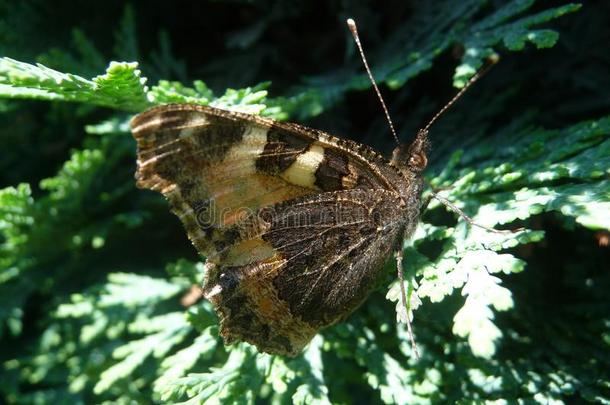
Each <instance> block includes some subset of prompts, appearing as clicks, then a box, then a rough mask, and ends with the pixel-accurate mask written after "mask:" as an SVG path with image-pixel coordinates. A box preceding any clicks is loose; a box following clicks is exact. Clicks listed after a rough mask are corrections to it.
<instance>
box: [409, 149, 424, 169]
mask: <svg viewBox="0 0 610 405" xmlns="http://www.w3.org/2000/svg"><path fill="white" fill-rule="evenodd" d="M427 165H428V158H427V157H426V155H425V154H423V153H414V154H413V155H411V156H409V166H410V167H412V168H413V169H415V170H418V171H421V170H424V169H425V168H426V166H427Z"/></svg>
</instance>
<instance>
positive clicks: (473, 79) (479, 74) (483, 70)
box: [420, 54, 500, 133]
mask: <svg viewBox="0 0 610 405" xmlns="http://www.w3.org/2000/svg"><path fill="white" fill-rule="evenodd" d="M499 60H500V57H499V56H498V55H496V54H493V55H491V56H490V57H489V58H487V60H486V61H485V64H484V65H483V67H482V68H481V69H479V71H478V72H476V73H475V74H474V76H472V77H471V78H470V80H468V81H467V82H466V84H465V85H464V87H462V88H461V89H460V91H458V92H457V94H456V95H455V96H453V98H452V99H451V100H449V102H448V103H447V104H445V106H444V107H443V108H441V109H440V110H439V112H437V113H436V114H435V115H434V117H432V119H431V120H430V121H429V122H428V124H426V126H425V127H424V128H423V129H421V130H420V133H428V130H429V129H430V127H431V126H432V124H434V123H435V122H436V120H438V119H439V118H440V116H441V115H443V114H444V113H445V111H447V110H448V109H449V108H451V106H452V105H453V104H455V102H456V101H458V99H459V98H460V97H462V96H463V95H464V93H466V90H468V89H469V88H470V87H471V86H472V85H473V84H474V83H475V82H476V81H477V80H479V79H480V78H481V77H483V76H484V75H485V73H487V72H488V71H489V69H491V67H492V66H493V65H495V64H496V63H497V62H498V61H499Z"/></svg>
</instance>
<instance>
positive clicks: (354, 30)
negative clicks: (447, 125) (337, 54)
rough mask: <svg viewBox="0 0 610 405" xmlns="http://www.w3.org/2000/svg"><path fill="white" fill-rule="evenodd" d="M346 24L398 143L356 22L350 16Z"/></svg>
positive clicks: (398, 142)
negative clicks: (365, 54) (367, 59)
mask: <svg viewBox="0 0 610 405" xmlns="http://www.w3.org/2000/svg"><path fill="white" fill-rule="evenodd" d="M347 26H348V27H349V30H350V31H351V33H352V36H353V37H354V41H355V42H356V46H357V47H358V52H360V57H361V58H362V63H364V68H365V69H366V74H367V75H368V76H369V80H370V81H371V83H372V84H373V88H374V89H375V93H377V98H379V101H380V102H381V107H382V108H383V112H384V114H385V118H386V120H387V121H388V124H390V131H392V136H394V139H395V140H396V143H397V144H400V141H399V140H398V135H396V130H395V129H394V124H393V123H392V118H390V113H389V112H388V107H386V105H385V102H384V101H383V97H382V96H381V92H380V91H379V87H377V83H376V82H375V79H374V78H373V74H372V73H371V68H369V64H368V62H367V61H366V57H365V56H364V50H363V49H362V43H360V37H359V36H358V29H357V28H356V22H355V21H354V20H352V19H351V18H348V19H347Z"/></svg>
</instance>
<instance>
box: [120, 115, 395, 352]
mask: <svg viewBox="0 0 610 405" xmlns="http://www.w3.org/2000/svg"><path fill="white" fill-rule="evenodd" d="M131 126H132V132H133V135H134V137H135V139H136V141H137V144H138V170H137V173H136V178H137V184H138V186H140V187H144V188H150V189H152V190H157V191H160V192H161V193H163V194H164V195H165V196H166V197H167V198H168V200H169V202H170V207H171V210H172V211H173V212H174V213H175V214H176V215H177V216H178V217H179V218H180V220H181V221H182V223H183V224H184V226H185V228H186V230H187V233H188V236H189V238H190V239H191V241H192V242H193V244H194V245H195V247H196V248H197V249H198V251H199V252H200V253H202V254H203V255H205V256H207V263H206V265H207V266H208V271H207V275H206V278H207V279H206V283H205V295H206V297H207V298H208V299H209V300H210V301H211V302H212V303H213V304H214V306H215V308H216V311H217V312H218V314H219V317H220V322H221V335H222V336H223V337H224V338H225V341H226V342H227V343H230V342H232V341H234V340H245V341H248V342H250V343H253V344H255V345H256V346H257V347H258V348H259V349H260V350H262V351H266V352H269V353H276V354H285V355H296V354H297V353H298V352H300V350H301V349H302V348H303V347H304V346H305V345H306V344H307V343H308V342H309V341H310V340H311V338H312V337H313V336H314V335H315V333H316V332H317V331H318V330H319V329H320V328H322V327H324V326H328V325H330V324H333V323H335V322H337V321H339V320H341V319H343V318H344V317H345V316H347V315H348V314H349V313H351V312H352V311H353V310H354V309H355V308H356V307H357V306H358V305H359V304H360V303H361V302H362V301H363V300H364V299H365V298H366V296H367V295H368V293H369V292H370V291H371V289H372V288H374V286H375V284H376V280H377V277H378V274H379V268H380V267H381V265H382V264H383V262H384V261H385V260H386V259H387V258H388V256H389V254H390V253H391V251H392V249H393V248H394V247H395V246H396V243H397V240H399V239H400V238H401V237H402V234H403V228H404V227H403V222H402V220H403V219H404V218H405V217H404V206H405V201H404V200H403V198H402V197H401V195H404V193H403V192H402V191H399V189H400V188H401V187H403V188H404V187H405V184H406V183H405V182H406V180H405V178H404V177H402V176H401V175H400V173H399V172H398V170H397V169H396V168H394V167H392V166H391V165H390V164H389V162H388V161H387V160H385V159H384V158H383V157H382V156H380V155H379V154H377V153H376V152H374V151H373V150H371V149H369V148H368V147H366V146H364V145H360V144H357V143H355V142H351V141H348V140H343V139H340V138H335V137H333V136H331V135H328V134H326V133H324V132H321V131H317V130H314V129H310V128H306V127H302V126H299V125H295V124H287V123H280V122H277V121H274V120H270V119H264V118H260V117H257V116H252V115H248V114H240V113H235V112H229V111H224V110H220V109H216V108H211V107H204V106H196V105H168V106H163V107H157V108H153V109H151V110H149V111H147V112H144V113H142V114H140V115H138V116H136V117H135V118H134V119H133V120H132V123H131Z"/></svg>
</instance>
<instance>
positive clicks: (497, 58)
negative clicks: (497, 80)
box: [487, 53, 500, 65]
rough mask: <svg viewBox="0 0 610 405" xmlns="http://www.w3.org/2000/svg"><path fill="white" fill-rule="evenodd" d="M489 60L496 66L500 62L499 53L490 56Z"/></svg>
mask: <svg viewBox="0 0 610 405" xmlns="http://www.w3.org/2000/svg"><path fill="white" fill-rule="evenodd" d="M487 60H488V62H489V63H491V64H492V65H495V64H496V63H498V62H500V55H498V54H497V53H492V54H491V55H489V57H488V58H487Z"/></svg>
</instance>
